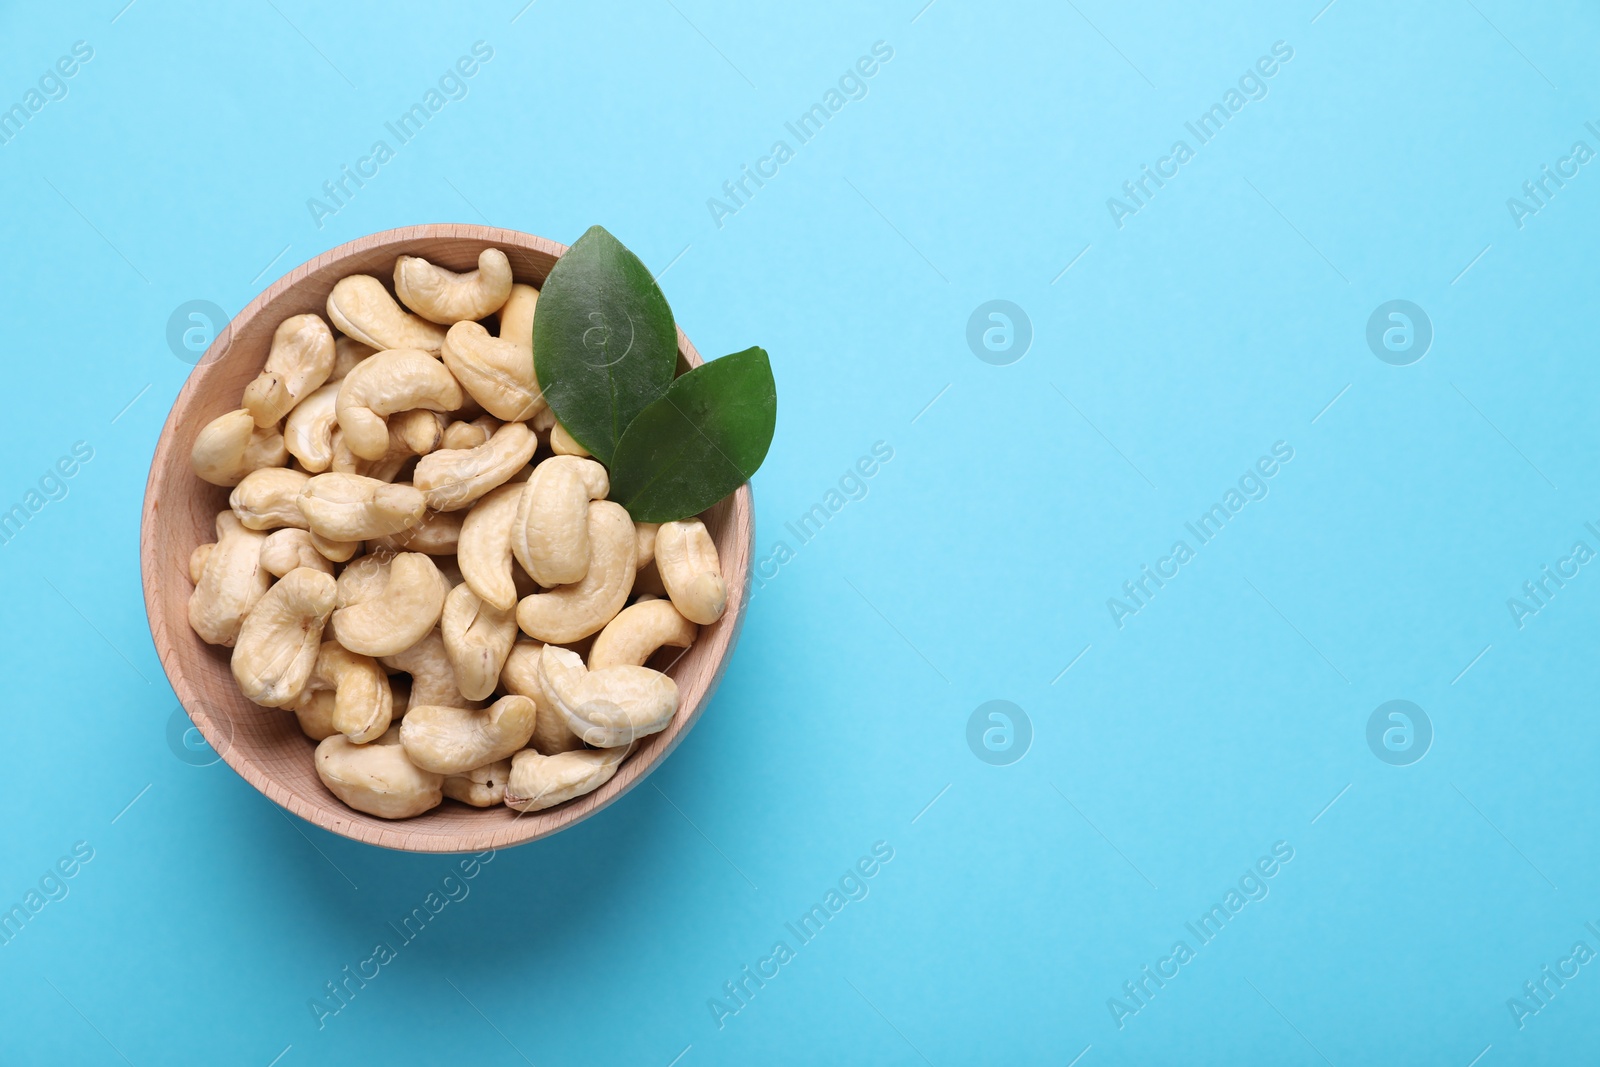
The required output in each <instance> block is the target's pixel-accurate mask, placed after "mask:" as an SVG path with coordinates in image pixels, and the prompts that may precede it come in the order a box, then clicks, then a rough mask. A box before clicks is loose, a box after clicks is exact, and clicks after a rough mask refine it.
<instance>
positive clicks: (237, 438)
mask: <svg viewBox="0 0 1600 1067" xmlns="http://www.w3.org/2000/svg"><path fill="white" fill-rule="evenodd" d="M189 462H190V465H192V466H193V467H194V472H195V473H196V474H198V475H199V476H200V477H201V478H203V479H205V480H206V481H208V482H210V483H211V484H212V485H221V486H234V485H238V484H239V481H240V480H241V479H242V478H243V477H244V476H245V475H246V474H249V473H250V472H251V471H253V470H260V469H261V468H262V467H281V466H283V465H284V464H285V463H287V462H289V450H288V449H287V448H285V447H284V444H283V435H282V434H281V433H279V432H278V430H277V428H276V427H267V428H266V429H262V428H261V427H259V426H257V425H256V420H255V417H254V416H252V415H251V414H250V409H249V408H240V409H239V410H238V411H230V412H228V413H227V414H226V415H218V416H217V417H216V418H214V419H212V420H211V421H210V422H208V423H207V424H206V425H205V427H204V428H203V429H202V430H201V431H200V434H199V436H198V437H196V438H195V439H194V448H193V450H191V451H190V453H189Z"/></svg>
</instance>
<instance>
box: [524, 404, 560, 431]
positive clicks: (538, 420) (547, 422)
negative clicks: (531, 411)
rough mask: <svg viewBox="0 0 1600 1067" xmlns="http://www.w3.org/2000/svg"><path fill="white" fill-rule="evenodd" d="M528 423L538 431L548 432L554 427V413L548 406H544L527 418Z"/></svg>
mask: <svg viewBox="0 0 1600 1067" xmlns="http://www.w3.org/2000/svg"><path fill="white" fill-rule="evenodd" d="M529 425H531V426H532V427H533V428H534V429H535V430H538V431H539V432H540V433H549V432H550V431H551V430H554V429H555V428H556V413H555V412H554V411H552V410H550V409H549V408H545V409H544V410H542V411H539V412H537V413H536V414H535V415H534V416H533V418H532V419H530V420H529Z"/></svg>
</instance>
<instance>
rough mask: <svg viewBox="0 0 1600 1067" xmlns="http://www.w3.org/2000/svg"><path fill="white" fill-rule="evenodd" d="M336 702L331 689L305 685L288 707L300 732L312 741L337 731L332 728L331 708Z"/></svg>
mask: <svg viewBox="0 0 1600 1067" xmlns="http://www.w3.org/2000/svg"><path fill="white" fill-rule="evenodd" d="M337 704H338V699H337V698H336V697H335V695H334V692H333V690H331V689H313V688H311V686H310V685H307V686H306V687H305V688H304V689H302V690H301V691H300V697H299V699H298V700H296V701H295V702H294V703H293V704H291V705H290V707H291V708H292V709H293V710H294V717H295V720H296V721H297V722H299V724H300V732H301V733H303V734H305V735H306V736H307V737H309V738H311V740H313V741H321V740H322V739H323V738H325V737H332V736H333V735H334V734H336V733H338V732H339V731H338V730H335V729H334V728H333V709H334V707H335V706H336V705H337Z"/></svg>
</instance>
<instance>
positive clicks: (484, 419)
mask: <svg viewBox="0 0 1600 1067" xmlns="http://www.w3.org/2000/svg"><path fill="white" fill-rule="evenodd" d="M499 428H500V420H499V419H497V418H494V417H493V416H491V415H484V416H481V417H479V418H476V419H473V420H472V421H471V422H465V421H463V420H461V419H457V420H456V421H455V422H452V423H451V424H450V425H449V426H446V427H445V428H444V440H443V442H442V443H441V444H440V445H439V447H440V448H477V447H478V446H479V445H481V444H483V443H484V442H485V441H487V440H488V439H489V438H490V437H492V436H493V435H494V432H495V431H496V430H498V429H499Z"/></svg>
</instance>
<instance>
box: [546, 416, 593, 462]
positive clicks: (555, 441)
mask: <svg viewBox="0 0 1600 1067" xmlns="http://www.w3.org/2000/svg"><path fill="white" fill-rule="evenodd" d="M550 451H552V452H554V453H555V454H556V455H558V456H592V455H594V453H593V452H590V451H589V450H588V449H587V448H584V447H583V446H582V445H580V444H579V443H578V440H577V438H575V437H573V436H572V435H571V434H570V433H568V432H567V428H566V427H565V426H563V425H561V424H560V423H559V422H558V423H556V424H555V426H554V427H553V428H552V429H551V430H550Z"/></svg>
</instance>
